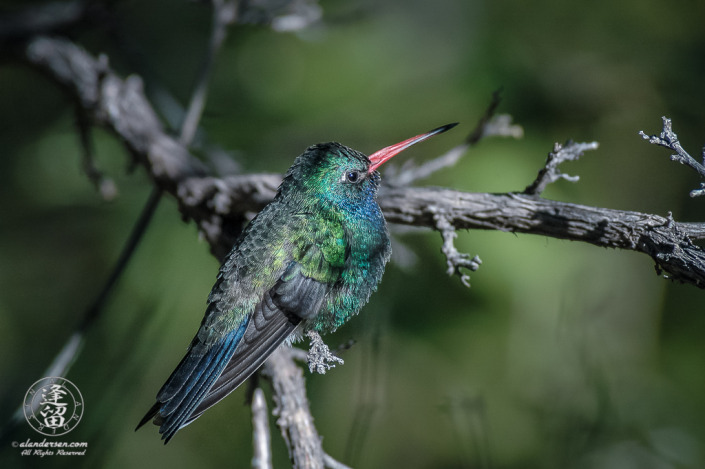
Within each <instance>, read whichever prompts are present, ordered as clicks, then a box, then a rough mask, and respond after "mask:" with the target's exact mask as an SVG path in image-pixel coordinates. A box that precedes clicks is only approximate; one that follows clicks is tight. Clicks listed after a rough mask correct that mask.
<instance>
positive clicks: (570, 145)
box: [524, 140, 598, 195]
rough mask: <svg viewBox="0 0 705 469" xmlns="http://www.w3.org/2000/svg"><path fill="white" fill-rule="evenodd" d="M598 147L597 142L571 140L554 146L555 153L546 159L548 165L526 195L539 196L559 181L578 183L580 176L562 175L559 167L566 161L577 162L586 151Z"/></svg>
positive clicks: (541, 170) (528, 187)
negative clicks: (547, 187)
mask: <svg viewBox="0 0 705 469" xmlns="http://www.w3.org/2000/svg"><path fill="white" fill-rule="evenodd" d="M597 147H598V143H597V142H587V143H576V142H573V141H570V140H569V141H568V142H566V143H565V144H564V145H561V144H560V143H556V144H554V145H553V151H552V152H550V153H549V154H548V157H547V158H546V164H544V167H543V168H541V169H540V170H539V174H538V176H536V180H535V181H534V182H532V183H531V184H530V185H529V186H527V187H526V189H524V194H527V195H539V194H541V193H542V192H543V191H544V189H546V186H548V185H549V184H552V183H554V182H556V181H558V180H559V179H565V180H567V181H570V182H578V180H579V179H580V177H579V176H569V175H567V174H563V173H561V172H560V170H559V169H558V165H560V164H561V163H564V162H566V161H575V160H577V159H578V158H580V157H581V156H583V153H584V152H585V151H588V150H595V149H597Z"/></svg>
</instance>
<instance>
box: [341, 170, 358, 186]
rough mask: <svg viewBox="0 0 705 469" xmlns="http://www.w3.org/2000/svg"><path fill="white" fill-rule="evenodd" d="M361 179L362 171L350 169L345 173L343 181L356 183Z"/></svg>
mask: <svg viewBox="0 0 705 469" xmlns="http://www.w3.org/2000/svg"><path fill="white" fill-rule="evenodd" d="M359 180H360V171H356V170H354V169H348V170H346V171H345V172H344V173H343V182H351V183H356V182H358V181H359Z"/></svg>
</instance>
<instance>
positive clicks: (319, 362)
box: [306, 331, 345, 375]
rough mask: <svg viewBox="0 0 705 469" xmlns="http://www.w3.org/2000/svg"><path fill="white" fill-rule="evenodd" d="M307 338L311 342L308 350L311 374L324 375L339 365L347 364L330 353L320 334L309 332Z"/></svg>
mask: <svg viewBox="0 0 705 469" xmlns="http://www.w3.org/2000/svg"><path fill="white" fill-rule="evenodd" d="M306 336H307V337H308V338H309V340H310V341H311V345H310V347H309V349H308V370H309V371H310V372H311V373H318V374H321V375H324V374H326V371H328V370H330V369H331V368H335V365H336V364H337V363H340V364H341V365H342V364H343V363H345V362H344V361H343V359H342V358H340V357H338V356H337V355H335V354H334V353H333V352H331V351H330V349H329V348H328V346H327V345H326V344H325V343H324V342H323V339H321V336H320V335H319V334H318V332H316V331H308V332H306Z"/></svg>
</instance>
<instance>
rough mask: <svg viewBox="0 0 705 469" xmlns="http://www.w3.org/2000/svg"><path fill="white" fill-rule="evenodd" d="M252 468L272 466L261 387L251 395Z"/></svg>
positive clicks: (270, 438)
mask: <svg viewBox="0 0 705 469" xmlns="http://www.w3.org/2000/svg"><path fill="white" fill-rule="evenodd" d="M252 442H253V446H254V448H253V453H252V469H271V468H272V437H271V435H270V433H269V415H268V414H267V401H266V399H265V398H264V391H262V388H256V389H255V391H254V393H253V395H252Z"/></svg>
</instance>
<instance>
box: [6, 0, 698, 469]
mask: <svg viewBox="0 0 705 469" xmlns="http://www.w3.org/2000/svg"><path fill="white" fill-rule="evenodd" d="M321 6H322V7H323V11H324V18H323V22H322V23H321V24H318V25H316V26H314V27H312V28H309V29H308V30H305V31H302V32H300V33H298V34H281V33H276V32H274V31H272V30H271V29H269V28H267V27H263V26H254V25H249V26H237V27H233V28H232V29H231V30H230V35H229V38H228V40H227V42H226V44H225V46H224V48H223V50H222V51H221V54H220V56H219V59H218V62H217V65H216V70H215V75H214V77H213V80H212V86H211V89H210V97H209V101H208V105H207V107H206V114H205V116H204V118H203V121H202V126H203V130H204V131H205V132H206V133H207V135H208V138H209V140H210V141H211V142H214V143H217V144H219V145H221V146H222V147H223V148H225V149H227V150H229V151H232V152H233V155H234V157H235V158H236V159H237V161H238V163H239V164H240V165H241V167H242V168H243V170H244V171H271V172H283V171H284V170H285V169H286V168H287V167H288V165H289V164H290V163H291V162H292V160H293V158H294V157H295V156H296V155H297V154H298V153H300V152H301V151H302V150H303V149H304V148H305V147H306V146H308V145H310V144H312V143H315V142H319V141H329V140H337V141H341V142H343V143H345V144H347V145H349V146H352V147H354V148H357V149H359V150H361V151H364V152H366V153H369V152H372V151H374V150H376V149H378V148H380V147H382V146H385V145H387V144H390V143H393V142H396V141H399V140H401V139H403V138H406V137H408V136H410V135H413V134H415V133H418V132H421V131H424V130H427V129H430V128H433V127H435V126H437V125H440V124H444V123H446V122H452V121H460V122H461V123H462V126H461V127H459V128H458V129H456V130H454V131H453V132H452V133H449V134H445V135H443V136H442V137H439V138H436V139H433V140H431V141H429V142H427V143H424V144H423V146H419V147H418V148H414V149H413V150H410V151H409V153H408V154H405V155H403V156H402V157H401V158H402V159H404V158H414V159H416V160H417V161H423V160H427V159H430V158H432V157H434V156H436V155H438V154H440V153H441V152H443V151H444V150H446V149H448V148H450V147H451V146H453V145H455V144H457V143H459V142H460V140H461V139H462V138H463V136H464V135H463V132H469V131H470V130H471V128H472V126H473V124H474V121H475V120H476V119H477V118H478V117H479V116H480V115H481V114H482V112H483V110H484V107H485V106H486V105H487V103H488V102H489V100H490V96H491V93H492V92H493V91H494V90H496V89H497V88H500V87H501V88H502V89H503V98H504V100H503V104H502V106H501V108H500V111H501V112H506V113H510V114H512V115H513V116H514V118H515V120H516V121H518V122H519V123H520V124H522V125H523V126H524V128H525V138H524V139H523V140H520V141H500V140H488V141H484V142H482V143H481V144H480V145H479V146H478V147H477V148H475V149H473V150H471V152H470V153H469V154H468V155H467V156H466V157H465V158H464V159H463V160H461V161H460V162H459V163H458V165H457V166H456V167H454V168H453V169H449V170H446V171H443V172H441V173H438V174H436V175H435V176H433V178H432V179H431V180H429V181H424V182H423V183H424V184H433V185H442V186H447V187H452V188H455V189H460V190H467V191H482V192H484V191H489V192H505V191H515V190H522V189H523V188H524V187H525V186H526V185H527V184H529V183H530V182H531V180H532V179H533V178H534V176H535V175H536V171H537V170H538V169H539V167H540V166H541V164H542V163H543V161H544V157H545V154H546V152H548V151H549V150H550V149H551V147H552V144H553V142H554V141H564V140H566V139H568V138H572V139H575V140H598V141H599V142H600V144H601V146H600V149H599V150H598V151H596V152H592V153H590V154H588V155H586V156H584V158H583V159H582V160H581V161H580V162H578V163H572V164H570V165H569V167H566V168H564V170H565V171H566V172H569V173H571V174H579V175H580V176H581V180H580V182H578V183H577V184H570V183H568V182H565V181H562V182H559V183H556V184H554V185H552V186H550V187H549V189H548V190H547V192H546V193H545V194H544V195H545V196H546V197H548V198H554V199H559V200H563V201H568V202H575V203H581V204H587V205H595V206H605V207H610V208H619V209H627V210H639V211H644V212H649V213H656V214H660V215H665V214H666V213H667V212H668V211H671V212H672V213H673V215H674V217H675V218H676V220H679V221H701V222H702V221H703V214H704V213H705V211H704V210H703V203H705V201H703V200H702V199H700V200H698V199H695V200H693V199H689V198H688V191H689V190H690V189H693V188H695V187H696V186H697V183H698V180H697V177H696V176H695V174H694V173H692V172H690V171H689V170H688V169H686V168H685V167H682V166H678V165H676V164H674V163H671V162H670V161H669V160H668V154H667V152H666V151H665V150H663V149H659V148H656V147H653V146H650V145H648V144H647V143H645V142H643V141H642V140H641V139H640V137H639V136H638V135H637V131H638V130H642V129H643V130H645V131H646V132H647V133H658V131H659V130H660V125H661V122H660V117H661V116H662V115H667V116H669V117H671V118H673V121H674V128H675V130H676V132H678V134H679V136H680V137H681V140H682V142H683V143H684V145H685V146H686V148H687V149H689V150H690V151H691V153H692V154H698V152H699V151H698V148H700V147H701V146H702V144H703V143H705V131H703V129H705V116H704V114H703V111H702V110H703V109H705V92H704V91H703V86H702V77H703V76H705V61H703V57H705V30H704V29H703V28H702V18H703V17H705V4H703V3H702V2H694V1H690V2H671V3H669V4H664V3H663V2H656V1H653V0H649V1H643V0H642V1H635V0H631V1H628V0H627V1H620V2H608V1H605V0H598V1H593V2H561V1H557V0H542V1H539V2H521V1H518V0H514V1H496V2H492V1H479V0H473V1H467V0H465V1H463V0H441V1H436V2H424V1H419V0H413V1H401V0H392V1H386V2H373V1H371V0H362V1H358V2H346V1H341V0H324V1H322V2H321ZM114 11H115V14H116V16H115V18H114V22H113V23H112V24H110V25H106V28H105V29H101V28H86V29H79V30H76V31H75V32H74V35H73V37H74V38H75V40H76V41H78V42H79V43H81V44H82V45H83V46H85V47H86V48H87V49H88V50H90V51H92V52H93V53H100V52H105V53H106V54H107V55H108V56H109V57H110V61H111V65H112V66H113V67H114V68H115V69H116V70H118V71H120V72H121V73H123V74H124V75H128V74H131V73H136V74H138V75H141V76H143V77H144V79H145V85H146V88H147V90H148V92H150V93H154V92H156V91H159V90H166V91H168V92H170V93H172V94H173V95H174V96H175V97H176V98H177V99H178V100H180V101H181V102H182V103H185V102H186V101H187V100H188V98H189V94H190V91H191V87H192V85H193V82H194V79H195V76H196V71H197V69H198V67H199V66H200V63H201V60H202V55H203V51H204V48H205V44H206V41H207V37H208V34H209V28H210V10H209V8H208V7H206V6H204V5H200V4H195V3H191V2H173V1H165V0H162V1H152V2H130V1H124V2H115V5H114ZM5 59H6V60H4V61H3V63H2V67H0V83H1V84H2V87H0V144H2V148H3V151H2V158H0V207H2V217H0V285H1V288H2V290H1V293H0V343H1V344H2V353H1V354H0V377H1V379H0V420H1V421H3V422H4V421H6V420H7V419H8V418H9V416H10V415H11V413H12V412H13V411H14V410H15V409H16V408H17V407H18V406H19V404H20V403H21V402H22V398H23V396H24V392H25V391H26V389H27V387H28V386H29V385H30V384H31V383H32V382H34V381H35V380H36V379H38V378H39V377H41V373H42V372H43V371H44V370H45V369H46V367H47V366H48V364H49V363H50V361H51V360H52V359H53V357H54V354H55V353H56V352H57V351H58V350H59V348H60V347H61V346H62V344H63V343H64V342H65V340H66V339H67V338H68V336H69V335H70V334H71V332H72V331H73V329H74V328H75V327H76V325H77V324H78V322H79V318H80V316H81V314H82V311H83V310H84V309H85V308H86V306H87V305H88V304H89V303H90V302H91V300H92V299H93V297H94V296H95V295H96V294H97V292H98V291H99V289H100V287H101V285H102V283H103V282H104V279H105V278H107V276H108V274H109V271H110V268H111V265H112V264H113V263H114V262H115V259H116V258H117V255H118V253H119V250H120V247H121V245H122V243H123V241H124V239H125V238H126V236H127V234H128V233H129V231H130V228H131V225H132V223H133V221H134V220H135V219H136V217H137V215H138V213H139V211H140V209H141V206H142V204H143V203H144V201H145V200H146V198H147V196H148V193H149V190H150V186H149V181H148V179H147V177H146V176H145V175H144V173H143V171H142V170H141V169H137V170H136V171H130V170H129V165H128V161H129V156H128V155H127V154H126V152H125V150H124V148H123V147H122V146H121V145H120V143H119V142H117V141H116V140H115V139H114V137H113V136H112V135H111V134H110V133H108V132H106V131H104V130H101V129H96V130H95V131H94V134H93V136H94V139H95V146H96V153H97V165H98V166H99V167H100V169H102V170H104V171H105V172H106V173H107V174H108V175H109V176H110V177H112V178H113V179H114V180H115V181H116V183H117V185H118V188H119V191H120V194H119V197H118V198H117V199H116V200H114V201H112V202H109V203H108V202H104V201H102V200H101V199H100V197H99V196H98V195H97V194H96V192H95V190H94V189H93V187H92V186H91V184H90V182H89V181H88V179H87V178H86V177H85V175H84V174H83V173H82V170H81V162H80V161H81V156H80V155H81V150H80V145H79V138H78V135H77V133H76V130H75V127H74V115H73V111H72V103H71V102H70V101H69V100H68V99H67V97H65V96H64V95H63V94H62V92H61V90H60V89H59V88H57V87H56V86H54V84H53V83H51V82H50V81H49V80H47V79H46V78H44V77H42V76H40V75H38V74H37V73H36V72H34V71H32V70H29V69H27V68H25V67H24V66H22V65H21V64H18V63H16V62H14V61H12V60H10V59H7V58H5ZM396 243H399V244H396ZM457 244H458V247H459V248H460V249H462V250H464V251H466V252H471V253H473V254H475V253H477V254H479V255H480V257H481V258H482V259H483V261H484V264H483V265H482V267H481V269H480V270H479V271H478V272H476V273H474V274H473V275H472V285H473V286H472V288H471V289H470V290H467V289H465V288H464V287H462V285H461V284H460V282H459V281H458V280H457V279H455V278H447V277H446V276H445V275H444V270H445V262H444V259H443V257H442V255H441V254H440V252H439V247H440V237H439V236H438V234H436V233H431V232H428V231H425V230H418V231H417V230H413V231H409V230H397V235H396V241H395V250H396V252H397V253H400V252H411V253H413V255H411V256H408V255H407V256H402V258H400V259H399V261H398V262H396V263H393V264H392V265H391V266H390V267H389V268H388V271H387V273H386V275H385V279H384V281H383V282H382V285H381V287H380V289H379V291H378V293H377V294H376V295H375V296H373V300H372V302H371V303H370V305H368V306H367V307H366V308H365V309H364V310H363V313H362V314H361V316H360V317H359V318H356V319H355V320H353V321H352V322H351V323H350V324H349V325H347V326H345V327H344V328H342V329H341V330H340V331H339V332H337V333H336V334H334V335H332V336H328V337H327V339H326V340H327V342H328V343H329V344H330V345H333V346H335V345H337V344H339V343H343V342H345V341H347V340H348V339H350V338H354V339H355V340H356V341H357V344H356V345H355V346H353V347H352V348H351V349H350V350H349V351H346V352H345V353H344V358H345V360H346V364H345V365H344V366H343V367H339V368H336V369H335V370H333V371H332V372H331V373H329V374H328V375H326V376H310V375H307V376H308V381H307V383H308V388H309V397H310V399H311V403H312V408H313V413H314V416H315V418H316V423H317V425H318V430H319V431H320V432H321V434H322V435H323V436H324V442H323V445H324V448H325V449H326V451H327V452H329V453H330V454H332V455H333V456H334V457H336V458H337V459H340V460H343V461H344V462H346V463H349V464H354V465H355V467H405V468H406V467H408V468H443V467H487V466H486V464H487V461H491V463H492V464H493V466H492V467H500V468H515V467H516V468H519V467H522V468H530V467H536V468H545V467H549V468H550V467H555V468H572V467H575V468H620V469H622V468H632V467H633V468H697V467H703V466H705V450H703V448H705V424H704V423H703V422H705V392H704V391H705V341H703V340H702V337H703V336H704V335H705V316H703V308H702V304H703V292H702V291H700V290H697V289H695V288H694V287H690V286H688V287H686V286H681V285H676V284H672V283H670V282H669V281H667V280H663V279H661V278H659V277H658V276H657V275H655V273H654V271H653V267H652V262H651V261H650V260H649V259H648V258H646V257H644V256H642V255H638V254H634V253H623V252H619V251H613V250H609V251H608V250H603V249H599V248H595V247H593V246H589V245H581V244H577V243H570V242H566V241H560V240H554V239H545V238H538V237H531V236H525V235H520V236H515V235H512V234H508V233H497V232H472V233H467V234H461V236H460V237H459V239H458V242H457ZM217 268H218V265H217V262H216V261H215V260H214V259H213V258H212V257H211V256H210V255H209V254H208V248H207V246H206V245H205V244H204V243H199V241H198V236H197V233H196V230H195V228H194V227H193V226H192V225H189V224H184V223H183V222H182V221H181V220H180V218H179V216H178V214H177V209H176V206H175V203H174V202H173V201H172V200H169V199H166V200H164V201H163V202H162V203H161V206H160V207H159V210H158V212H157V214H156V218H155V220H154V223H153V225H152V226H151V228H150V230H149V232H148V234H147V236H146V237H145V239H144V241H143V243H142V245H141V246H140V247H139V249H138V251H137V254H136V256H135V258H134V259H133V261H132V263H131V264H130V266H129V268H128V270H127V272H126V275H125V276H124V277H123V278H122V279H121V281H120V283H119V285H118V287H117V289H116V290H115V292H114V294H113V295H112V297H111V300H110V302H109V305H108V308H107V310H106V311H105V314H104V316H103V317H102V318H101V319H100V321H99V322H98V323H97V324H96V325H95V327H94V328H92V329H91V331H90V333H89V334H88V338H87V343H86V344H85V347H84V350H83V353H82V355H81V356H80V358H79V360H78V361H77V362H76V363H75V365H74V367H73V368H72V370H71V372H70V373H69V375H68V378H69V379H71V380H72V381H73V382H74V383H76V384H77V385H78V387H79V388H80V389H81V391H82V392H83V395H84V398H85V400H86V412H85V415H84V417H83V421H82V422H81V424H80V425H79V427H78V428H77V429H76V430H75V431H74V432H72V433H71V434H70V436H71V439H72V440H76V441H82V440H83V441H88V442H89V449H88V456H86V457H85V458H83V459H81V460H80V461H79V460H76V459H73V460H70V459H60V458H54V459H51V460H47V459H44V460H41V461H40V460H37V459H33V460H29V459H27V458H19V456H18V454H17V451H15V450H11V449H10V448H9V447H7V446H6V447H3V448H0V458H1V459H0V461H2V466H3V467H14V466H19V467H23V466H27V467H31V466H33V465H34V464H37V465H40V464H41V465H42V466H50V465H51V466H71V465H75V464H80V465H84V466H91V467H101V466H102V467H141V466H143V465H145V463H146V462H147V461H149V465H150V467H155V468H156V467H194V466H197V465H198V466H204V467H208V466H215V465H227V466H231V467H247V466H248V465H249V459H250V457H251V453H252V451H251V434H250V430H251V428H250V422H249V418H250V414H249V410H248V408H247V406H245V405H243V401H244V398H245V390H244V388H243V389H240V390H238V391H236V392H235V393H234V394H233V395H231V396H230V397H229V398H228V399H227V400H225V401H224V402H223V403H221V404H219V405H218V406H217V407H216V409H217V410H212V411H210V412H208V413H206V414H205V415H204V416H203V417H202V418H200V419H199V420H198V421H197V422H196V423H194V424H193V425H191V426H190V427H188V428H187V429H185V430H183V431H181V432H180V433H179V435H178V436H177V437H176V438H175V439H174V441H173V442H172V443H170V444H169V445H168V446H167V447H163V446H162V445H161V443H160V441H159V439H158V435H157V433H156V430H155V429H153V428H148V429H146V430H141V431H140V432H138V433H133V432H132V430H133V428H134V426H135V424H136V423H137V421H138V420H139V418H140V417H141V416H142V415H143V413H144V411H146V409H147V408H148V407H149V406H150V405H151V404H152V401H153V397H154V395H155V393H156V391H157V390H158V389H159V387H160V386H161V384H162V383H163V381H164V379H165V378H166V377H167V376H168V374H169V373H170V372H171V370H172V369H173V367H174V366H175V365H176V363H177V362H178V360H179V359H180V358H181V356H182V353H183V352H184V350H185V348H186V346H187V344H188V343H189V341H190V339H191V337H192V334H193V333H194V331H195V330H196V327H197V325H198V324H199V322H200V320H201V317H202V314H203V309H204V302H205V299H206V296H207V294H208V292H209V289H210V287H211V285H212V282H213V280H214V278H215V274H216V272H217ZM265 386H266V385H265ZM270 405H271V403H270ZM272 422H273V421H272ZM365 422H367V423H365ZM275 432H276V430H275ZM37 436H38V435H36V434H34V433H33V432H32V430H31V429H30V428H29V427H27V426H23V427H21V428H19V429H18V430H17V432H16V434H15V435H14V437H13V439H15V440H21V441H22V440H25V439H26V438H36V437H37ZM273 440H274V450H275V462H276V464H277V465H276V467H285V466H286V464H287V462H286V461H287V459H286V453H285V449H284V446H283V444H282V443H281V441H280V440H279V439H278V437H277V436H276V433H275V436H274V438H273Z"/></svg>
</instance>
